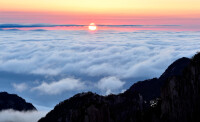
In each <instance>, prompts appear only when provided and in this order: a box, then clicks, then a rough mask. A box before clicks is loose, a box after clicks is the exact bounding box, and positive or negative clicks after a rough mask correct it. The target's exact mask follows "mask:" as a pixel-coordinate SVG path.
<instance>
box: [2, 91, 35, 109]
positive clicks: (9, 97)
mask: <svg viewBox="0 0 200 122" xmlns="http://www.w3.org/2000/svg"><path fill="white" fill-rule="evenodd" d="M6 109H13V110H17V111H29V110H30V111H31V110H36V108H35V107H34V106H33V105H32V104H31V103H27V102H26V101H25V100H24V99H23V98H21V97H19V96H17V95H16V94H8V93H7V92H0V111H1V110H6Z"/></svg>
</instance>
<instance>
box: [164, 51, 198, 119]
mask: <svg viewBox="0 0 200 122" xmlns="http://www.w3.org/2000/svg"><path fill="white" fill-rule="evenodd" d="M199 59H200V54H197V55H195V56H194V57H193V59H192V60H191V63H190V64H189V65H188V66H187V67H186V68H185V69H184V70H183V72H182V75H180V76H173V77H170V78H169V79H167V81H166V83H165V84H164V86H163V89H162V92H161V99H162V104H161V112H162V113H161V118H162V121H163V122H169V121H170V122H200V116H199V113H200V60H199Z"/></svg>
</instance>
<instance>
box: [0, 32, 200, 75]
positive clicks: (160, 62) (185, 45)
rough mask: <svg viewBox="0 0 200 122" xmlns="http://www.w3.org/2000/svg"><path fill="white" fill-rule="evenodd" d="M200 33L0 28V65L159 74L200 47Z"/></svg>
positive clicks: (40, 70) (52, 71)
mask: <svg viewBox="0 0 200 122" xmlns="http://www.w3.org/2000/svg"><path fill="white" fill-rule="evenodd" d="M199 38H200V32H167V31H135V32H120V31H99V32H98V31H97V32H96V33H89V32H87V31H78V30H77V31H42V32H38V31H1V33H0V63H1V65H0V70H1V71H8V72H15V73H28V74H41V75H61V74H70V75H74V74H81V75H87V76H101V75H104V76H117V77H119V78H131V77H139V76H142V77H152V76H159V75H160V74H161V73H162V72H163V71H164V69H165V68H166V67H167V66H168V65H169V64H170V63H171V62H172V61H174V60H175V59H177V58H180V57H182V56H192V55H193V54H194V53H195V52H196V51H198V50H199V49H200V41H199ZM144 69H145V70H144Z"/></svg>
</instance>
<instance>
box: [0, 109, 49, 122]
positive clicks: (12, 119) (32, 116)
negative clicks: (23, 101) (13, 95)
mask: <svg viewBox="0 0 200 122" xmlns="http://www.w3.org/2000/svg"><path fill="white" fill-rule="evenodd" d="M46 114H47V111H28V112H19V111H14V110H3V111H0V122H37V121H38V120H39V119H40V118H42V117H44V116H45V115H46Z"/></svg>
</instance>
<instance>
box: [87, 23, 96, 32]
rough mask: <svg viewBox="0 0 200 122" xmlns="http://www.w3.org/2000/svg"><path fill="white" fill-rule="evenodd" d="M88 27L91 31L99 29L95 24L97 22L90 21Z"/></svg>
mask: <svg viewBox="0 0 200 122" xmlns="http://www.w3.org/2000/svg"><path fill="white" fill-rule="evenodd" d="M88 29H89V30H91V31H94V30H96V29H97V26H96V25H95V23H90V25H89V26H88Z"/></svg>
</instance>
